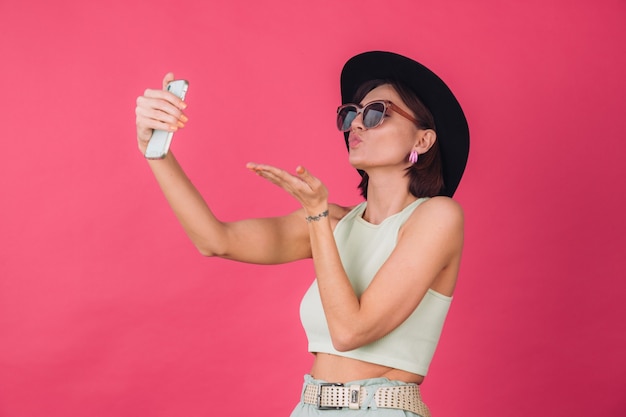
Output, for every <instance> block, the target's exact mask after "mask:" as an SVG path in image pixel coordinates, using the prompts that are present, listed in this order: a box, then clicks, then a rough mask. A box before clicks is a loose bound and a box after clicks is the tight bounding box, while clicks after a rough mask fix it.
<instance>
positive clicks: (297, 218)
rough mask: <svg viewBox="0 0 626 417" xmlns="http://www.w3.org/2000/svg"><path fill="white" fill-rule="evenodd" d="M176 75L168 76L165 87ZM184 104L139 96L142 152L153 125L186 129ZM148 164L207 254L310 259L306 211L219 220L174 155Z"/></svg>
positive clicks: (167, 97)
mask: <svg viewBox="0 0 626 417" xmlns="http://www.w3.org/2000/svg"><path fill="white" fill-rule="evenodd" d="M173 79H174V75H173V74H171V73H170V74H167V75H166V76H165V78H164V79H163V86H164V87H165V86H166V85H167V83H168V82H170V81H171V80H173ZM185 107H186V105H185V103H184V102H182V101H181V100H180V99H178V98H177V97H175V96H174V95H172V94H170V93H169V92H167V91H164V90H146V92H145V93H144V95H143V96H141V97H139V98H138V99H137V108H136V116H137V141H138V147H139V150H140V152H141V153H142V154H143V153H144V152H145V148H146V146H147V143H148V141H149V139H150V136H151V134H152V131H153V129H163V130H170V131H176V130H178V129H180V128H184V126H185V123H186V122H187V120H188V119H187V117H186V116H185V114H184V113H183V110H184V109H185ZM148 164H149V165H150V168H151V169H152V172H153V174H154V176H155V178H156V180H157V182H158V184H159V186H160V187H161V190H162V191H163V193H164V195H165V198H166V199H167V201H168V203H169V204H170V206H171V207H172V209H173V211H174V214H175V215H176V217H177V218H178V220H179V221H180V223H181V225H182V226H183V228H184V230H185V232H186V233H187V235H188V236H189V238H190V239H191V241H192V242H193V243H194V245H195V246H196V247H197V248H198V250H199V251H200V253H202V254H203V255H205V256H219V257H223V258H228V259H233V260H238V261H242V262H251V263H261V264H273V263H285V262H290V261H293V260H297V259H302V258H306V257H310V245H309V237H308V231H307V229H306V224H305V222H304V221H303V219H302V217H303V214H302V210H299V211H296V212H294V213H291V214H289V215H286V216H282V217H275V218H267V219H248V220H242V221H238V222H231V223H225V222H221V221H220V220H219V219H218V218H217V217H216V216H215V215H214V214H213V212H212V211H211V209H210V208H209V206H208V205H207V204H206V202H205V200H204V198H203V197H202V195H201V194H200V193H199V192H198V190H197V189H196V188H195V186H194V185H193V184H192V183H191V181H190V180H189V178H188V177H187V175H186V174H185V172H184V171H183V169H182V167H181V166H180V164H179V163H178V162H177V161H176V158H175V157H174V155H173V154H172V153H171V152H170V153H169V154H168V155H167V156H166V157H165V158H164V159H162V160H148Z"/></svg>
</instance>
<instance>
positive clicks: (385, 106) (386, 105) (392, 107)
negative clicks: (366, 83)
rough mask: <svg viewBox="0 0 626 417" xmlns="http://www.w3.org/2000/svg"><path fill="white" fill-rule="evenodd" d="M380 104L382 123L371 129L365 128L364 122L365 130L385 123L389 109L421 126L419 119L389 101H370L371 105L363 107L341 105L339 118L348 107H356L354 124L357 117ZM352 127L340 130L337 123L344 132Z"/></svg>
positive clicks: (338, 108)
mask: <svg viewBox="0 0 626 417" xmlns="http://www.w3.org/2000/svg"><path fill="white" fill-rule="evenodd" d="M378 103H382V104H383V117H381V118H380V122H378V123H376V124H375V125H374V126H371V127H367V126H365V122H363V127H365V129H374V128H376V127H378V126H380V125H381V124H383V121H384V120H385V117H384V116H385V114H386V113H387V109H389V110H393V111H395V112H396V113H398V114H399V115H400V116H402V117H404V118H405V119H408V120H410V121H412V122H413V123H415V124H416V125H419V122H418V121H417V119H415V117H413V116H411V115H410V114H409V113H407V112H406V111H404V110H402V109H401V108H400V107H398V106H397V105H396V104H393V102H391V101H389V100H374V101H370V102H369V103H367V104H366V105H364V106H361V105H359V104H356V103H346V104H344V105H341V106H339V107H337V116H339V113H340V112H341V111H342V110H343V109H345V108H348V107H354V108H356V115H355V116H354V119H352V122H354V120H355V119H356V118H357V117H359V114H361V113H363V112H364V111H365V109H367V108H368V107H369V106H371V105H372V104H378ZM352 122H350V126H351V125H352ZM350 126H348V128H347V129H345V130H343V129H341V128H339V123H337V129H339V130H340V131H342V132H347V131H349V130H350V129H351V128H350Z"/></svg>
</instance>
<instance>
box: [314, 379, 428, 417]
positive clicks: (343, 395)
mask: <svg viewBox="0 0 626 417" xmlns="http://www.w3.org/2000/svg"><path fill="white" fill-rule="evenodd" d="M366 401H367V390H366V389H365V387H364V386H361V385H343V384H339V383H323V384H307V386H306V387H305V389H304V403H305V404H311V405H315V406H317V408H318V409H320V410H336V409H337V410H338V409H341V408H348V409H353V410H357V409H360V408H362V407H363V404H370V402H366ZM373 403H374V404H375V406H376V407H377V408H395V409H400V410H406V411H410V412H412V413H415V414H417V415H420V416H421V417H430V411H429V410H428V407H427V406H426V404H424V402H422V396H421V394H420V389H419V386H417V385H400V386H393V387H380V388H378V389H377V390H376V392H375V393H374V398H373Z"/></svg>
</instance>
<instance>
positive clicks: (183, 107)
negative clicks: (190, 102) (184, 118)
mask: <svg viewBox="0 0 626 417" xmlns="http://www.w3.org/2000/svg"><path fill="white" fill-rule="evenodd" d="M180 108H181V109H183V110H185V109H186V108H187V103H185V102H184V101H183V102H181V103H180Z"/></svg>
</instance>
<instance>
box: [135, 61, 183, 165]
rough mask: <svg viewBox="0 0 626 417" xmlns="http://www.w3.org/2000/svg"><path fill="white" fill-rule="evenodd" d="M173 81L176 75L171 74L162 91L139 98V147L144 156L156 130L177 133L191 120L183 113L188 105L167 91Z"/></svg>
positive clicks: (137, 109) (136, 109)
mask: <svg viewBox="0 0 626 417" xmlns="http://www.w3.org/2000/svg"><path fill="white" fill-rule="evenodd" d="M173 80H174V74H173V73H171V72H170V73H168V74H166V75H165V77H164V78H163V89H162V90H152V89H147V90H146V91H145V92H144V94H143V95H142V96H139V97H137V107H136V108H135V115H136V124H137V145H138V146H139V150H140V151H141V153H142V154H144V153H145V151H146V147H147V146H148V141H149V140H150V137H151V136H152V131H153V130H154V129H158V130H166V131H169V132H175V131H177V130H178V129H180V128H183V127H185V123H187V121H188V120H189V119H188V118H187V116H186V115H185V114H184V113H183V110H184V109H185V108H186V107H187V104H186V103H185V102H184V101H183V100H181V99H180V98H178V97H176V96H175V95H174V94H172V93H170V92H169V91H167V89H166V88H167V84H168V83H169V82H170V81H173Z"/></svg>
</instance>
